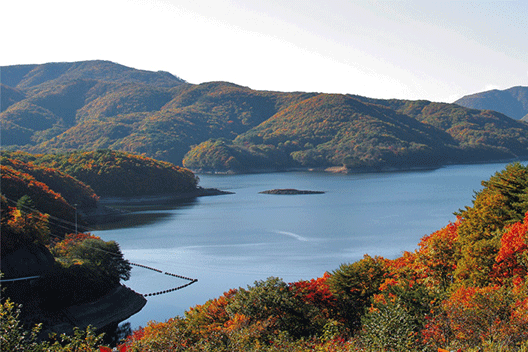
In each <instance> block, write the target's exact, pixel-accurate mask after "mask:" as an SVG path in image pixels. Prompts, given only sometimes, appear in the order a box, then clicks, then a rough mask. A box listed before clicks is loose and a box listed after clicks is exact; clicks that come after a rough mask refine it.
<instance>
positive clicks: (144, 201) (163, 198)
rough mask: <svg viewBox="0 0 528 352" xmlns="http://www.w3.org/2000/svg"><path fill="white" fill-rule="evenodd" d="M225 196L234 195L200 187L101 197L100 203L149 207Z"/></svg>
mask: <svg viewBox="0 0 528 352" xmlns="http://www.w3.org/2000/svg"><path fill="white" fill-rule="evenodd" d="M225 194H233V193H232V192H227V191H221V190H219V189H217V188H203V187H198V188H197V189H196V191H193V192H186V193H177V194H156V195H147V196H134V197H101V199H100V200H99V203H100V204H101V205H105V206H106V205H136V204H137V205H148V204H159V202H173V201H184V200H187V199H193V198H198V197H209V196H219V195H225Z"/></svg>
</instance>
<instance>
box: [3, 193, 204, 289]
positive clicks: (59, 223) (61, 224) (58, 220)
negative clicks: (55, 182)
mask: <svg viewBox="0 0 528 352" xmlns="http://www.w3.org/2000/svg"><path fill="white" fill-rule="evenodd" d="M6 199H7V200H8V201H9V202H11V203H13V204H15V205H16V204H17V202H16V201H15V200H12V199H9V198H7V197H6ZM24 208H25V209H26V210H27V211H31V212H39V211H38V210H37V209H34V208H30V207H28V206H24ZM48 216H49V218H48V221H49V222H54V225H55V226H58V227H62V228H64V229H68V230H70V229H71V227H72V226H73V225H74V226H75V227H77V224H76V223H72V222H69V221H67V220H64V219H61V218H58V217H55V216H51V215H49V214H48ZM64 225H68V227H67V226H64ZM83 227H84V228H85V229H87V230H90V229H89V228H87V227H86V226H83ZM50 236H52V237H55V238H58V239H60V240H62V239H63V238H61V237H60V236H57V235H54V234H51V233H50ZM91 248H92V249H95V250H98V251H101V252H105V253H108V254H110V255H112V256H115V255H116V254H115V253H112V252H109V251H105V250H104V249H101V248H96V247H91ZM128 263H129V264H130V265H132V266H137V267H140V268H143V269H147V270H152V271H155V272H158V273H160V274H165V275H167V276H172V277H175V278H179V279H182V280H187V281H189V282H187V283H186V284H184V285H180V286H177V287H174V288H171V289H168V290H163V291H157V292H151V293H138V294H140V295H142V296H143V297H151V296H158V295H163V294H166V293H170V292H174V291H178V290H181V289H182V288H185V287H187V286H190V285H192V284H194V283H195V282H197V281H198V280H197V279H192V278H190V277H186V276H182V275H177V274H173V273H169V272H167V271H165V272H164V271H163V270H160V269H156V268H153V267H150V266H147V265H143V264H138V263H131V262H128ZM40 277H41V275H40V276H27V277H19V278H11V279H2V278H0V282H13V281H23V280H32V279H38V278H40Z"/></svg>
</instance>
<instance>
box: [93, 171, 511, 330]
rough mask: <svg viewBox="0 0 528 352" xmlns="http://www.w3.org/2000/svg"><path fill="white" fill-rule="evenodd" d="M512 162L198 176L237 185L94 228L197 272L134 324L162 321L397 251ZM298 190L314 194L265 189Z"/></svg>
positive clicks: (140, 288)
mask: <svg viewBox="0 0 528 352" xmlns="http://www.w3.org/2000/svg"><path fill="white" fill-rule="evenodd" d="M505 165H506V164H482V165H456V166H448V167H443V168H440V169H437V170H428V171H409V172H391V173H377V174H375V173H372V174H355V175H350V174H349V175H343V174H328V173H318V172H288V173H271V174H268V173H267V174H250V175H200V179H201V181H200V185H201V186H203V187H214V188H219V189H221V190H225V191H230V192H234V194H229V195H221V196H211V197H201V198H198V199H196V200H194V201H190V202H185V203H180V204H173V205H163V206H159V207H151V208H148V209H142V210H141V211H137V212H134V213H132V214H131V215H129V216H128V218H127V219H126V221H123V222H121V223H119V224H115V225H114V228H108V229H105V230H100V231H94V234H95V235H98V236H101V238H102V239H104V240H115V241H117V242H118V243H119V244H120V246H121V249H122V251H123V253H124V254H125V257H126V258H127V259H128V260H129V261H131V262H134V263H139V264H142V265H146V266H150V267H154V268H157V269H160V270H163V271H167V272H170V273H174V274H177V275H181V276H185V277H190V278H194V279H198V281H197V282H196V283H194V284H192V285H190V286H188V287H186V288H184V289H181V290H178V291H174V292H171V293H168V294H163V295H158V296H153V297H148V298H147V299H148V303H147V305H146V306H145V307H144V308H143V310H142V311H141V312H139V313H138V314H136V315H134V316H133V317H131V318H130V319H129V322H130V323H131V326H132V328H137V327H138V326H145V325H146V323H147V322H148V321H149V320H155V321H165V320H167V319H168V318H171V317H174V316H176V315H183V313H184V311H185V310H187V309H188V308H189V307H191V306H194V305H196V304H202V303H204V302H205V301H207V300H208V299H211V298H215V297H218V296H220V295H221V294H222V293H223V292H225V291H227V290H229V289H230V288H238V287H247V285H252V284H253V283H254V281H255V280H264V279H266V278H268V277H270V276H276V277H281V278H283V279H284V280H285V281H286V282H293V281H297V280H300V279H307V280H308V279H311V278H316V277H320V276H322V275H323V274H324V272H325V271H329V272H331V271H333V270H335V269H337V268H338V267H339V265H340V264H342V263H350V262H354V261H357V260H358V259H361V258H362V257H363V255H364V254H369V255H371V256H375V255H379V256H383V257H386V258H396V257H398V256H399V255H401V253H402V252H403V251H413V250H414V249H416V248H417V244H418V242H419V241H420V239H421V238H422V237H423V236H424V235H428V234H430V233H432V232H434V231H436V230H438V229H440V228H442V227H444V226H446V225H447V224H448V223H449V222H452V221H454V220H455V216H454V215H453V212H455V211H457V210H458V209H460V208H463V207H464V206H466V205H471V202H472V199H473V195H474V191H478V190H480V189H481V188H482V186H481V183H480V182H481V181H482V180H487V179H489V177H490V176H492V175H493V174H494V173H495V172H496V171H500V170H502V169H503V168H504V166H505ZM275 188H296V189H302V190H314V191H324V192H325V193H324V194H313V195H267V194H259V192H261V191H265V190H269V189H275ZM185 283H187V281H185V280H183V279H179V278H176V277H172V276H168V275H164V274H161V273H157V272H154V271H151V270H147V269H143V268H139V267H134V268H133V270H132V277H131V279H130V280H129V281H127V282H125V284H126V285H127V286H129V287H131V288H132V289H134V290H135V291H137V292H139V293H150V292H157V291H162V290H168V289H171V288H174V287H176V286H179V285H183V284H185Z"/></svg>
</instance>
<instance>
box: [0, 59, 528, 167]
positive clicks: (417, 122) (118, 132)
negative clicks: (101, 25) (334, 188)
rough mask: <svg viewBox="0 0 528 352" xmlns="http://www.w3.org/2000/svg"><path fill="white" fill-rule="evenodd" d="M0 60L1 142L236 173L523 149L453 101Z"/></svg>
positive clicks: (509, 155) (479, 156) (455, 158)
mask: <svg viewBox="0 0 528 352" xmlns="http://www.w3.org/2000/svg"><path fill="white" fill-rule="evenodd" d="M1 69H2V84H1V85H0V88H1V90H2V104H1V111H0V124H1V127H2V131H3V133H2V143H3V146H4V148H10V149H23V150H26V151H30V152H38V153H50V152H67V151H74V150H90V151H91V150H97V149H111V150H120V151H127V152H133V153H136V154H142V155H145V156H148V157H154V158H156V159H159V160H165V161H169V162H172V163H174V164H176V165H185V166H186V167H189V168H191V169H201V170H204V171H209V170H211V171H228V170H231V171H237V172H247V171H262V170H277V169H279V170H280V169H291V168H306V167H316V168H324V167H329V166H345V167H346V168H347V169H349V170H351V171H356V170H359V171H361V170H365V169H368V170H379V169H391V168H409V167H431V166H438V165H442V164H446V163H464V162H479V161H492V160H504V159H515V158H520V157H526V156H528V125H527V124H526V123H525V122H522V121H517V120H513V119H511V118H508V117H507V116H505V115H502V114H500V113H496V112H493V111H487V110H485V111H481V110H474V109H468V108H464V107H461V106H459V105H455V104H444V103H434V102H429V101H406V100H375V99H369V98H365V97H359V96H352V95H333V94H320V93H304V92H293V93H282V92H270V91H255V90H251V89H250V88H247V87H241V86H238V85H236V84H232V83H226V82H209V83H203V84H199V85H194V84H188V83H185V82H184V81H183V80H181V79H179V78H177V77H175V76H172V75H170V74H168V73H166V72H147V71H139V70H134V69H131V68H127V67H124V66H121V65H118V64H114V63H111V62H106V61H86V62H76V63H53V64H44V65H23V66H7V67H2V68H1Z"/></svg>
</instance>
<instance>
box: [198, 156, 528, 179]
mask: <svg viewBox="0 0 528 352" xmlns="http://www.w3.org/2000/svg"><path fill="white" fill-rule="evenodd" d="M526 161H528V157H519V158H512V159H501V160H480V161H467V162H449V163H444V164H438V165H424V166H401V167H396V166H385V167H365V168H348V167H346V166H345V165H341V166H327V167H325V166H322V167H292V168H284V169H282V168H269V169H249V170H245V171H234V170H227V171H216V170H203V169H190V170H191V171H192V172H193V173H195V174H197V175H199V174H203V175H246V174H247V175H249V174H265V173H277V172H324V173H330V174H338V173H342V174H365V173H389V172H405V171H427V170H431V171H432V170H437V169H441V168H443V167H446V166H453V165H478V164H501V163H514V162H526Z"/></svg>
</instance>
